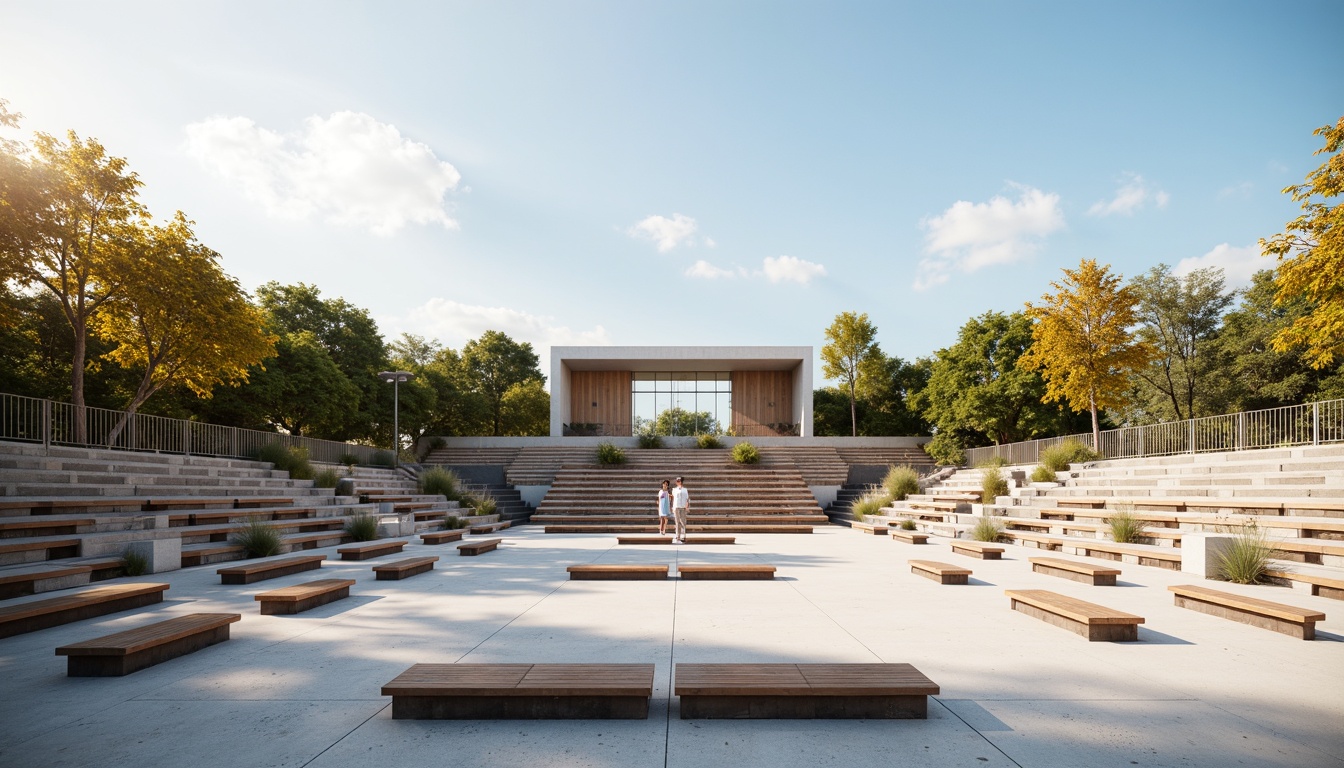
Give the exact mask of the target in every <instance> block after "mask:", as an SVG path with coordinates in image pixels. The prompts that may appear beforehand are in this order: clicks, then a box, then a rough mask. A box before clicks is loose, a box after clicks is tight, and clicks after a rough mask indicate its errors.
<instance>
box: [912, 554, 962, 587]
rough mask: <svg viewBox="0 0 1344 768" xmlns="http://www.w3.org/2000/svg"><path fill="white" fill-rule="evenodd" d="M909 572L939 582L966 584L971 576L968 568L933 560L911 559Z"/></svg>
mask: <svg viewBox="0 0 1344 768" xmlns="http://www.w3.org/2000/svg"><path fill="white" fill-rule="evenodd" d="M910 572H911V573H913V574H915V575H916V576H923V577H924V578H926V579H931V580H933V581H936V582H938V583H939V584H967V583H969V579H970V577H971V569H970V568H961V567H959V566H956V565H948V564H947V563H939V562H937V561H934V560H911V561H910Z"/></svg>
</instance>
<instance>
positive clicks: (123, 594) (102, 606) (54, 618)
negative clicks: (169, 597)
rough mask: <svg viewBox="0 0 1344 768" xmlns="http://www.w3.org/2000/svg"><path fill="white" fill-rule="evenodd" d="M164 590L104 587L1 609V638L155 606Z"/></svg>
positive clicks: (140, 586)
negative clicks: (151, 604)
mask: <svg viewBox="0 0 1344 768" xmlns="http://www.w3.org/2000/svg"><path fill="white" fill-rule="evenodd" d="M167 589H168V585H167V584H107V585H104V586H101V587H93V588H92V589H85V590H80V591H79V592H75V593H73V594H65V595H60V596H58V597H48V598H45V599H42V600H32V601H29V602H26V603H19V604H18V605H4V606H0V637H11V636H13V635H18V634H22V633H24V632H32V631H34V630H38V629H46V628H47V627H54V626H57V625H59V624H66V623H69V622H72V621H80V620H81V619H87V618H93V617H94V616H103V615H106V614H108V613H116V612H117V611H123V610H129V609H131V608H138V607H140V606H142V605H148V604H150V603H157V602H159V601H161V600H162V599H163V593H164V592H165V591H167Z"/></svg>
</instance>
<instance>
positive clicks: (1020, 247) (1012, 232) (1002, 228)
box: [914, 185, 1064, 291]
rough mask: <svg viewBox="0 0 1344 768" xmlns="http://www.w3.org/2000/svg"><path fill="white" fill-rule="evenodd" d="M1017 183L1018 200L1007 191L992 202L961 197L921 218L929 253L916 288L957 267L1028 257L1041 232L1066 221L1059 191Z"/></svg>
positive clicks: (971, 267) (963, 269)
mask: <svg viewBox="0 0 1344 768" xmlns="http://www.w3.org/2000/svg"><path fill="white" fill-rule="evenodd" d="M1013 186H1014V187H1015V188H1016V189H1017V191H1018V198H1017V200H1016V201H1013V200H1009V199H1008V198H1006V197H1002V196H995V197H994V198H993V199H991V200H990V201H989V202H987V203H971V202H967V201H965V200H958V201H957V202H955V203H953V204H952V205H951V206H950V207H949V208H948V209H947V210H946V211H943V212H942V214H941V215H938V216H934V217H932V218H928V219H925V220H924V221H923V222H921V226H923V228H924V229H925V230H926V231H927V234H925V236H924V252H925V253H926V254H927V256H926V257H925V258H923V259H921V260H920V262H919V273H918V274H917V275H916V276H915V282H914V289H915V290H917V291H922V290H926V289H928V288H931V287H933V286H935V285H940V284H942V283H945V282H947V281H948V278H949V277H950V276H951V273H952V272H954V271H959V272H974V271H976V270H978V269H981V268H983V267H987V266H991V265H995V264H1011V263H1014V262H1018V261H1022V260H1023V259H1025V258H1027V257H1028V256H1030V255H1031V254H1033V253H1035V251H1036V249H1037V248H1038V247H1039V245H1040V240H1041V238H1044V237H1045V236H1046V235H1049V234H1050V233H1052V232H1055V231H1057V230H1059V229H1062V228H1063V227H1064V213H1063V211H1061V210H1060V207H1059V195H1056V194H1053V193H1051V194H1047V193H1045V192H1042V191H1040V190H1039V189H1035V188H1033V187H1026V186H1021V185H1013Z"/></svg>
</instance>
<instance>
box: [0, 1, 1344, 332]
mask: <svg viewBox="0 0 1344 768" xmlns="http://www.w3.org/2000/svg"><path fill="white" fill-rule="evenodd" d="M1339 11H1340V6H1339V4H1338V3H1337V2H1320V3H1310V2H1273V3H1271V2H1263V3H1238V2H1227V3H1223V2H1219V3H1214V2H1206V3H1188V2H1125V3H1078V2H1060V3H1006V2H993V3H991V2H952V3H919V4H911V3H872V4H868V3H820V2H818V3H788V2H755V3H735V2H703V3H702V2H677V3H643V2H547V3H542V2H533V3H518V2H491V3H485V2H480V3H422V4H417V3H377V4H375V3H368V4H364V3H349V2H320V3H317V2H310V3H299V2H287V3H260V2H238V1H235V2H229V3H216V2H193V3H177V2H158V3H145V2H118V3H106V4H93V3H70V2H59V1H57V2H52V1H51V0H46V1H44V2H27V1H22V0H21V1H16V0H10V1H9V2H6V3H5V5H4V17H5V24H4V25H3V28H2V29H0V97H2V98H6V99H8V100H9V101H10V104H11V108H12V109H16V110H18V111H20V112H23V113H24V115H25V120H24V124H23V128H24V133H30V132H31V131H34V130H42V131H48V132H63V131H64V130H65V129H67V128H73V129H75V130H76V131H77V132H79V133H80V134H81V135H83V136H92V137H96V138H98V139H100V140H101V141H102V142H103V143H104V144H105V145H106V146H107V147H108V149H109V150H110V151H111V152H112V153H113V154H116V155H120V156H124V157H126V158H128V159H129V161H130V163H131V166H132V168H134V169H135V170H136V171H138V172H139V174H140V176H141V178H142V179H143V181H144V182H145V183H146V186H145V188H144V190H143V193H142V196H143V199H144V200H145V202H146V203H147V204H148V205H149V207H150V209H151V210H152V211H153V212H154V213H155V214H156V215H157V216H159V217H167V216H169V215H171V213H172V212H173V211H174V210H177V209H181V210H183V211H185V212H186V213H187V214H188V215H189V216H191V217H192V218H193V219H195V221H196V222H197V231H198V234H199V235H200V237H201V239H202V240H203V241H204V242H205V243H207V244H208V245H210V246H211V247H213V248H215V249H216V250H218V251H219V252H221V253H222V254H223V259H224V265H225V268H226V269H227V270H228V271H229V272H230V273H231V274H233V275H235V276H237V277H238V278H239V279H240V281H241V282H242V283H243V285H244V286H246V287H247V288H249V289H251V288H254V287H255V286H257V285H259V284H261V283H263V282H265V281H267V280H279V281H281V282H296V281H305V282H310V283H316V284H317V285H318V286H319V287H320V288H321V289H322V291H323V293H324V294H325V295H327V296H342V297H344V298H346V299H347V300H349V301H351V302H353V303H354V304H356V305H358V306H362V307H366V308H368V309H369V310H370V311H371V312H372V313H373V315H374V316H375V317H376V318H377V319H378V321H379V324H380V327H381V328H382V329H383V330H384V332H385V333H386V334H387V335H388V336H389V338H390V337H392V336H393V335H395V334H397V333H400V332H402V331H409V332H413V333H419V334H422V335H425V336H428V337H431V338H437V339H439V340H440V341H442V342H443V343H445V344H447V345H449V346H453V347H460V345H461V344H462V343H463V342H464V341H465V340H467V339H469V338H474V337H475V336H478V335H479V334H480V333H481V332H482V331H484V330H486V329H489V328H495V329H499V330H503V331H505V332H507V333H509V334H511V335H512V336H514V337H515V338H516V339H519V340H521V341H529V342H531V343H533V344H534V345H535V346H537V347H538V349H539V351H542V352H543V353H544V352H545V351H546V348H547V347H549V346H550V345H552V344H602V343H610V344H625V345H645V344H733V345H736V344H766V345H770V344H777V345H799V344H810V345H812V346H814V347H817V348H818V349H819V348H820V346H821V344H822V343H823V331H824V329H825V327H826V326H827V325H828V324H829V323H830V322H831V320H832V318H833V317H834V316H835V315H836V314H837V313H839V312H842V311H846V310H850V311H859V312H867V313H868V314H869V316H870V318H871V319H872V320H873V322H874V323H875V324H876V325H877V327H878V333H879V341H880V342H881V344H882V347H883V349H884V350H886V351H887V352H888V353H889V354H895V355H900V356H901V357H904V358H907V359H909V358H913V357H916V356H921V355H928V354H931V353H932V352H933V351H934V350H936V349H937V348H939V347H942V346H945V345H947V344H949V343H951V342H952V341H953V340H954V339H955V336H956V331H957V328H958V327H960V325H961V324H962V323H964V322H965V321H966V320H967V319H968V318H969V317H971V316H973V315H977V314H980V313H982V312H985V311H987V310H991V309H995V310H1004V311H1012V310H1015V309H1019V308H1021V307H1022V304H1023V302H1025V301H1029V300H1033V299H1035V298H1037V297H1039V296H1040V294H1041V293H1043V292H1045V291H1046V290H1047V289H1048V287H1049V282H1050V281H1051V280H1054V279H1056V278H1057V277H1058V275H1059V269H1060V267H1063V266H1073V265H1076V264H1077V263H1078V261H1079V259H1081V258H1096V259H1098V260H1100V261H1103V262H1107V263H1110V264H1112V265H1113V267H1114V268H1115V269H1116V270H1117V271H1119V272H1121V273H1122V274H1124V275H1125V276H1127V277H1128V276H1131V275H1134V274H1137V273H1139V272H1142V271H1145V270H1147V269H1148V268H1150V267H1151V266H1153V265H1155V264H1157V263H1159V262H1166V263H1168V264H1172V265H1183V266H1182V268H1190V267H1191V266H1193V265H1203V264H1215V263H1216V264H1222V265H1225V266H1226V267H1227V268H1228V270H1229V282H1230V283H1244V282H1245V280H1246V277H1247V276H1248V275H1249V272H1250V270H1252V269H1254V268H1255V267H1257V266H1266V265H1267V264H1268V261H1267V260H1263V259H1259V257H1258V256H1257V255H1256V248H1255V247H1254V246H1255V243H1256V240H1257V238H1260V237H1266V236H1269V235H1272V234H1274V233H1276V232H1278V231H1280V229H1281V228H1282V226H1283V224H1284V222H1286V221H1288V220H1289V219H1290V218H1292V217H1293V216H1294V215H1296V208H1295V206H1294V204H1293V203H1292V202H1291V201H1290V200H1288V198H1287V197H1286V196H1284V195H1282V194H1281V193H1280V190H1281V189H1282V188H1283V187H1284V186H1287V185H1289V184H1293V183H1298V182H1299V181H1300V180H1301V179H1302V177H1303V176H1304V175H1305V174H1306V173H1307V172H1308V171H1310V170H1311V169H1313V168H1315V167H1316V166H1317V165H1318V164H1319V162H1320V159H1319V158H1313V157H1312V156H1311V153H1312V152H1313V151H1314V150H1315V149H1317V148H1318V147H1319V146H1320V140H1319V139H1318V138H1316V137H1313V136H1311V131H1312V130H1313V129H1315V128H1316V127H1318V126H1320V125H1323V124H1325V123H1333V122H1334V121H1335V120H1337V119H1338V118H1339V117H1340V115H1341V114H1344V85H1342V84H1341V83H1344V80H1341V78H1340V72H1341V71H1344V46H1341V45H1340V44H1339V36H1338V29H1339V16H1340V14H1339ZM1332 30H1333V31H1332ZM1257 262H1259V263H1257Z"/></svg>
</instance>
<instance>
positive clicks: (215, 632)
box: [56, 613, 243, 677]
mask: <svg viewBox="0 0 1344 768" xmlns="http://www.w3.org/2000/svg"><path fill="white" fill-rule="evenodd" d="M242 618H243V617H242V615H241V614H237V613H189V614H187V615H185V616H178V617H176V618H172V619H168V620H166V621H159V622H155V623H153V624H147V625H145V626H143V627H137V628H135V629H128V630H126V631H125V632H116V633H114V634H111V635H105V636H103V637H96V638H94V639H92V640H85V641H83V642H79V643H71V644H70V645H63V646H61V647H60V648H57V649H56V655H57V656H65V657H67V658H66V675H67V676H69V677H119V676H121V675H129V674H131V673H132V672H137V671H139V670H142V669H144V668H145V667H152V666H154V665H155V664H160V663H162V662H165V661H168V660H169V659H175V658H177V657H178V656H185V655H186V654H188V653H192V652H194V651H199V650H200V649H202V648H205V647H207V646H211V645H214V644H215V643H222V642H224V641H225V640H228V639H229V625H230V624H232V623H233V622H235V621H238V620H240V619H242Z"/></svg>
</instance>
